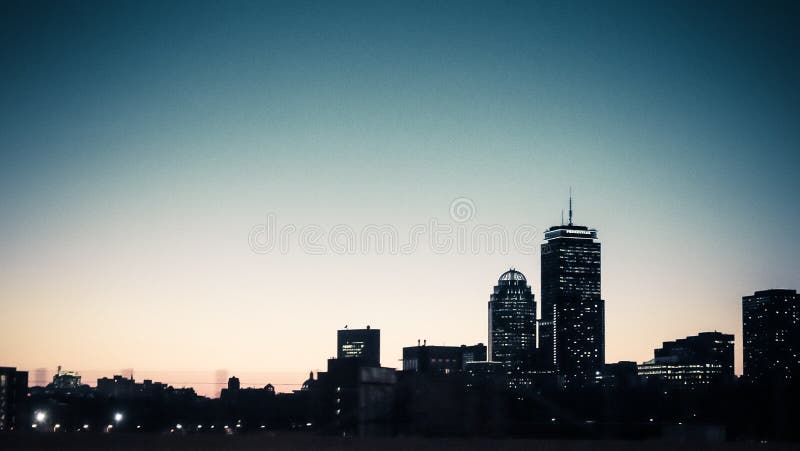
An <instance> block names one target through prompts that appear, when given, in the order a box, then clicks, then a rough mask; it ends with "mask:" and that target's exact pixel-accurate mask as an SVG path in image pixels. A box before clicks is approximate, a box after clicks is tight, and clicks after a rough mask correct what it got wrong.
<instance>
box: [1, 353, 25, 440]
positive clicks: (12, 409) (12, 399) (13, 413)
mask: <svg viewBox="0 0 800 451" xmlns="http://www.w3.org/2000/svg"><path fill="white" fill-rule="evenodd" d="M27 394H28V372H27V371H17V369H16V368H13V367H0V431H11V430H14V429H15V428H16V426H17V424H18V423H20V424H21V423H22V420H21V419H20V414H21V408H22V403H23V402H24V401H25V399H26V397H27Z"/></svg>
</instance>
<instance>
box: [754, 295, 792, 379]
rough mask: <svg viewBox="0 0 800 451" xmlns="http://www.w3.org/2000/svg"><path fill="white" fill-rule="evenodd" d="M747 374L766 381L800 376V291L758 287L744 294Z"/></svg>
mask: <svg viewBox="0 0 800 451" xmlns="http://www.w3.org/2000/svg"><path fill="white" fill-rule="evenodd" d="M742 332H743V336H742V339H743V340H742V341H743V344H744V377H745V379H747V380H748V381H751V382H756V383H763V382H772V381H778V380H781V379H783V380H786V381H796V380H797V379H798V378H800V295H798V294H797V291H795V290H765V291H756V292H755V293H754V294H753V295H752V296H745V297H743V298H742Z"/></svg>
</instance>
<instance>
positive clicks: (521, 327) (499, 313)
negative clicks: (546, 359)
mask: <svg viewBox="0 0 800 451" xmlns="http://www.w3.org/2000/svg"><path fill="white" fill-rule="evenodd" d="M535 348H536V301H535V300H534V296H533V293H532V292H531V287H530V285H528V281H527V279H525V276H524V275H522V273H521V272H519V271H516V270H514V269H510V270H508V271H506V272H505V273H503V275H501V276H500V280H498V281H497V285H496V286H495V287H494V292H493V293H492V294H491V295H490V296H489V350H488V352H489V358H490V359H491V361H493V362H500V363H502V364H503V365H504V366H506V367H509V368H510V367H514V366H515V364H516V363H517V362H520V361H525V360H528V359H529V358H530V356H531V355H532V354H533V352H534V350H535Z"/></svg>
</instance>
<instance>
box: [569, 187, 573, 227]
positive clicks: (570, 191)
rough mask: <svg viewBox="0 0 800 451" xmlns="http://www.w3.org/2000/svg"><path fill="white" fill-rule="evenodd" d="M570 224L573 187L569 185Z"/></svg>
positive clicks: (570, 220) (570, 223)
mask: <svg viewBox="0 0 800 451" xmlns="http://www.w3.org/2000/svg"><path fill="white" fill-rule="evenodd" d="M569 225H572V187H571V186H570V187H569Z"/></svg>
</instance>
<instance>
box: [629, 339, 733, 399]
mask: <svg viewBox="0 0 800 451" xmlns="http://www.w3.org/2000/svg"><path fill="white" fill-rule="evenodd" d="M653 354H654V357H653V359H652V360H649V361H647V362H644V363H642V364H641V365H639V367H638V372H639V376H641V377H642V378H645V379H647V378H655V379H658V380H661V381H663V382H666V383H667V384H669V385H672V386H678V387H688V388H692V387H700V386H704V385H711V384H720V383H729V382H732V381H733V378H734V375H733V335H730V334H723V333H721V332H701V333H699V334H698V335H695V336H691V337H686V338H680V339H678V340H675V341H665V342H664V343H663V345H662V347H661V348H658V349H656V350H655V351H654V352H653Z"/></svg>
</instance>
